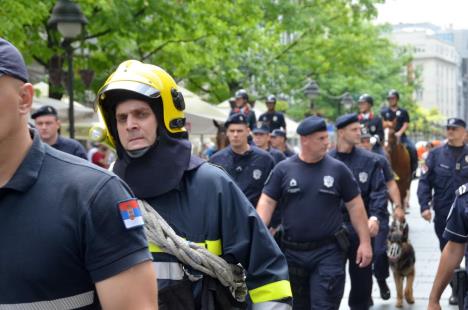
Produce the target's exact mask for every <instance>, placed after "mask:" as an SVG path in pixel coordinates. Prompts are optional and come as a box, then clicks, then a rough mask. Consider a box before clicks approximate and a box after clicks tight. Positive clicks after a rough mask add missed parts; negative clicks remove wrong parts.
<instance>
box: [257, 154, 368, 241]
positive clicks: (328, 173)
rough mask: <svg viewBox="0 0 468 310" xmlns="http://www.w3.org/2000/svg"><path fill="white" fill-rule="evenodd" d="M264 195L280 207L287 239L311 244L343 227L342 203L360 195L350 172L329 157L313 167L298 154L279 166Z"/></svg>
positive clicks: (274, 171)
mask: <svg viewBox="0 0 468 310" xmlns="http://www.w3.org/2000/svg"><path fill="white" fill-rule="evenodd" d="M263 192H264V193H265V194H266V195H268V196H269V197H271V198H272V199H274V200H276V201H277V202H278V203H279V204H280V205H281V208H282V213H283V221H282V224H283V227H284V233H285V239H287V240H290V241H294V242H311V241H320V240H323V239H325V238H330V237H332V236H333V235H334V234H335V233H336V232H337V231H338V230H339V229H340V228H341V226H342V224H343V215H342V212H341V208H340V205H341V202H342V201H345V202H349V201H351V200H353V199H354V198H355V197H356V196H357V195H359V186H358V185H357V184H356V181H355V179H354V177H353V175H352V174H351V172H350V171H349V169H348V168H347V167H346V166H345V165H344V164H343V163H341V162H339V161H338V160H336V159H334V158H331V157H330V156H328V155H325V157H324V158H323V159H322V160H321V161H319V162H317V163H313V164H309V163H306V162H303V161H302V160H301V159H300V158H299V156H297V155H296V156H293V157H291V158H288V159H286V160H283V161H282V162H280V163H279V164H278V165H276V167H275V168H274V169H273V171H272V172H271V176H270V177H269V178H268V180H267V182H266V184H265V187H264V189H263Z"/></svg>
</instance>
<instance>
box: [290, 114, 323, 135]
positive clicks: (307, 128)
mask: <svg viewBox="0 0 468 310" xmlns="http://www.w3.org/2000/svg"><path fill="white" fill-rule="evenodd" d="M326 130H327V123H326V122H325V120H324V119H323V118H321V117H318V116H309V117H307V118H306V119H304V120H303V121H302V122H301V123H300V124H299V126H297V130H296V132H297V134H298V135H301V136H307V135H310V134H312V133H314V132H318V131H326Z"/></svg>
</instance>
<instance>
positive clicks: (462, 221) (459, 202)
mask: <svg viewBox="0 0 468 310" xmlns="http://www.w3.org/2000/svg"><path fill="white" fill-rule="evenodd" d="M467 192H468V184H464V185H462V186H460V187H459V188H458V189H457V190H456V192H455V201H453V202H452V204H451V205H452V207H451V209H450V213H449V215H448V216H447V225H446V227H445V231H444V235H443V237H444V238H445V239H447V240H450V241H453V242H457V243H467V242H468V195H467V194H466V193H467Z"/></svg>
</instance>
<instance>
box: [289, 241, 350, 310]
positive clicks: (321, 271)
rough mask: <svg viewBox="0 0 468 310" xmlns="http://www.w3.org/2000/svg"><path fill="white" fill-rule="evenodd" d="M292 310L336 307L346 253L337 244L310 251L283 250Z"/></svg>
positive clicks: (341, 290) (337, 305) (343, 279)
mask: <svg viewBox="0 0 468 310" xmlns="http://www.w3.org/2000/svg"><path fill="white" fill-rule="evenodd" d="M284 254H285V256H286V260H287V261H288V265H289V277H290V281H291V288H292V293H293V309H294V310H311V309H312V310H338V309H339V307H340V303H341V298H342V297H343V291H344V285H345V271H344V269H345V255H344V253H343V251H342V250H341V249H340V248H339V247H338V245H337V244H336V243H333V244H328V245H325V246H322V247H320V248H318V249H315V250H310V251H295V250H290V249H287V248H286V249H285V251H284Z"/></svg>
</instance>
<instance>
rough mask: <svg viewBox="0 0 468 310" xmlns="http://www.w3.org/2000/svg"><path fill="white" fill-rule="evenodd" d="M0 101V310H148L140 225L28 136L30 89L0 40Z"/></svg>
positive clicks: (65, 157) (117, 201) (108, 182)
mask: <svg viewBox="0 0 468 310" xmlns="http://www.w3.org/2000/svg"><path fill="white" fill-rule="evenodd" d="M0 94H1V95H0V124H1V125H0V150H1V152H0V217H1V218H2V219H4V220H3V221H2V225H0V243H1V245H2V250H1V251H0V266H2V267H1V270H2V271H1V277H0V290H1V294H0V309H65V308H67V309H71V308H73V309H101V308H102V309H128V310H130V309H156V307H157V296H156V291H157V290H156V286H155V284H156V281H155V280H156V276H155V274H154V270H153V266H152V264H151V256H150V254H149V252H148V246H147V241H146V238H145V235H144V231H143V227H142V222H141V217H136V218H135V220H134V221H125V220H124V219H125V218H126V217H127V215H128V211H129V209H131V210H134V211H135V213H138V206H137V205H136V206H135V203H136V200H135V198H134V197H133V195H132V194H131V192H130V191H129V189H128V187H127V186H126V185H125V184H124V183H122V181H120V179H119V178H117V177H116V176H115V175H114V174H112V173H109V172H107V171H105V170H102V169H99V168H97V167H96V166H94V165H92V164H90V163H89V162H87V161H84V160H82V159H79V158H77V157H75V156H71V155H69V154H65V153H63V152H59V151H57V150H55V149H53V148H51V147H49V145H47V144H46V143H43V142H42V141H41V140H40V138H39V135H38V134H37V132H36V131H35V130H29V129H28V123H27V121H28V115H29V112H30V111H31V106H32V100H33V95H34V89H33V86H32V85H31V84H30V83H28V73H27V69H26V66H25V63H24V61H23V58H22V56H21V54H20V53H19V51H18V50H17V49H16V48H15V47H14V46H13V45H12V44H11V43H9V42H8V41H6V40H4V39H1V38H0ZM122 288H125V289H122ZM116 292H118V293H116Z"/></svg>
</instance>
